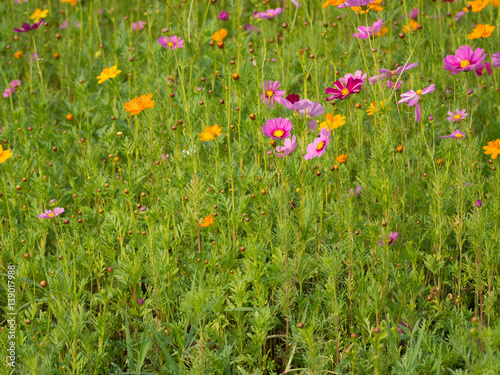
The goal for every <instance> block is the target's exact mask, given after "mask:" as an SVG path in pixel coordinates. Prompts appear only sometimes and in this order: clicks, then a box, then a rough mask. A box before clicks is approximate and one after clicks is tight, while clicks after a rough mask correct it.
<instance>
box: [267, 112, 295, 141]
mask: <svg viewBox="0 0 500 375" xmlns="http://www.w3.org/2000/svg"><path fill="white" fill-rule="evenodd" d="M292 128H293V125H292V122H291V121H290V120H288V119H286V118H283V117H278V118H274V119H271V120H267V121H266V125H264V126H263V127H262V132H263V133H264V135H265V136H266V137H270V138H273V139H284V138H288V137H289V136H290V132H291V131H292Z"/></svg>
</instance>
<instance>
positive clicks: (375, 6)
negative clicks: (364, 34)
mask: <svg viewBox="0 0 500 375" xmlns="http://www.w3.org/2000/svg"><path fill="white" fill-rule="evenodd" d="M378 4H382V0H375V1H373V2H371V3H370V4H368V5H365V6H364V7H351V9H352V10H354V11H355V12H359V14H365V13H368V12H369V11H370V9H371V10H374V11H376V12H381V11H383V10H384V8H382V7H381V6H380V5H378Z"/></svg>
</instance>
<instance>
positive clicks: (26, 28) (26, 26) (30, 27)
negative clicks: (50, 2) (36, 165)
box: [14, 20, 43, 33]
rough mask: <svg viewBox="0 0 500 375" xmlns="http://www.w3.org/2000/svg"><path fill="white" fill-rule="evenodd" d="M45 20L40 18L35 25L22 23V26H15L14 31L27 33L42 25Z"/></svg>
mask: <svg viewBox="0 0 500 375" xmlns="http://www.w3.org/2000/svg"><path fill="white" fill-rule="evenodd" d="M42 24H43V20H40V21H38V22H35V23H34V24H33V25H30V24H29V23H23V24H22V25H21V28H17V27H14V31H15V32H16V33H27V32H29V31H33V30H36V29H38V28H39V27H40V26H42Z"/></svg>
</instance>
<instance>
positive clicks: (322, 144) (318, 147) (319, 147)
mask: <svg viewBox="0 0 500 375" xmlns="http://www.w3.org/2000/svg"><path fill="white" fill-rule="evenodd" d="M324 147H325V142H319V143H318V144H317V145H316V150H318V151H321V150H323V148H324Z"/></svg>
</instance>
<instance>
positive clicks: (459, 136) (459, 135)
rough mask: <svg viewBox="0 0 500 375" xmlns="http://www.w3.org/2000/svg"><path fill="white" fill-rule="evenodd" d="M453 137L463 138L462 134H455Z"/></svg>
mask: <svg viewBox="0 0 500 375" xmlns="http://www.w3.org/2000/svg"><path fill="white" fill-rule="evenodd" d="M455 137H457V138H463V135H462V134H460V133H457V134H456V135H455Z"/></svg>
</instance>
